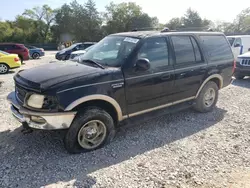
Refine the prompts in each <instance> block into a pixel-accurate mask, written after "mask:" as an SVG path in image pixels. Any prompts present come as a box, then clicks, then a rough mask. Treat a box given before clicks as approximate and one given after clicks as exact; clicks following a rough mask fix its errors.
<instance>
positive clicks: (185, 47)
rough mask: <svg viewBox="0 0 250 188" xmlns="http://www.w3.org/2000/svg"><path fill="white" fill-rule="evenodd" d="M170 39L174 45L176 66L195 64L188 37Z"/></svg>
mask: <svg viewBox="0 0 250 188" xmlns="http://www.w3.org/2000/svg"><path fill="white" fill-rule="evenodd" d="M171 39H172V42H173V45H174V51H175V57H176V64H177V65H178V64H187V63H193V62H195V55H194V50H193V45H192V42H191V40H190V37H189V36H173V37H171Z"/></svg>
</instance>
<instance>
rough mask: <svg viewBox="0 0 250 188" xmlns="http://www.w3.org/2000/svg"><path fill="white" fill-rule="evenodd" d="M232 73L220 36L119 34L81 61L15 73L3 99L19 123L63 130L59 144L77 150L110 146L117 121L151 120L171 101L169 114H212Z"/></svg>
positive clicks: (231, 59) (225, 44)
mask: <svg viewBox="0 0 250 188" xmlns="http://www.w3.org/2000/svg"><path fill="white" fill-rule="evenodd" d="M54 70H56V71H54ZM233 72H234V57H233V53H232V50H231V48H230V45H229V42H228V40H227V39H226V37H225V35H224V34H223V33H216V32H159V31H138V32H128V33H118V34H112V35H109V36H107V37H105V38H104V39H103V40H101V41H100V42H99V43H97V44H96V45H95V46H93V48H91V49H90V50H89V51H87V52H86V53H85V54H84V55H83V56H82V58H81V62H80V63H77V62H73V61H67V63H50V64H47V65H44V66H40V67H36V68H33V69H29V70H24V71H22V72H19V73H18V74H17V75H16V76H15V77H14V80H15V86H16V91H15V92H12V93H10V94H9V95H8V100H9V101H10V103H11V104H12V105H11V110H12V113H13V114H14V116H15V117H16V118H17V119H18V120H19V121H20V122H22V123H23V126H24V127H29V128H33V129H47V130H55V129H68V132H67V134H66V136H65V138H64V144H65V148H66V149H67V150H68V151H69V152H71V153H79V152H87V151H91V150H95V149H98V148H100V147H102V146H104V145H105V144H108V143H109V142H110V141H111V140H112V139H113V138H114V136H115V133H116V129H117V127H118V126H119V123H120V122H122V121H123V122H124V123H125V122H126V121H136V122H138V120H139V115H142V114H144V117H143V118H142V119H144V118H146V117H154V116H155V115H156V110H158V111H157V112H158V113H166V111H164V110H160V109H162V108H165V107H170V106H171V108H168V109H166V110H167V111H168V112H171V110H173V109H175V110H180V109H183V108H188V107H193V108H194V109H195V110H197V111H198V112H209V111H212V110H213V109H214V107H215V105H216V103H217V100H218V91H219V89H221V88H224V87H226V86H228V85H229V84H230V83H231V81H232V75H233ZM34 75H35V76H34ZM150 112H151V113H150ZM149 113H150V114H149ZM157 115H159V114H157ZM141 117H142V116H141Z"/></svg>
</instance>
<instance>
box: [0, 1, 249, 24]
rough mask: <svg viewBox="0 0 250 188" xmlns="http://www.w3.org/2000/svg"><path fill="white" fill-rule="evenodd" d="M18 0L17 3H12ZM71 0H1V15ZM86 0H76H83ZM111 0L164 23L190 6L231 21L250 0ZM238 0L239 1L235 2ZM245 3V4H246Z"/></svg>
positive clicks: (204, 15)
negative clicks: (136, 7)
mask: <svg viewBox="0 0 250 188" xmlns="http://www.w3.org/2000/svg"><path fill="white" fill-rule="evenodd" d="M14 1H16V2H17V4H15V3H14ZM71 1H72V0H22V1H19V0H12V1H8V0H1V12H0V19H2V20H14V19H15V17H16V15H18V14H22V13H23V12H24V10H25V9H31V8H33V7H34V6H41V5H43V4H48V5H49V6H50V7H52V8H58V7H60V6H61V5H62V4H64V3H69V2H71ZM86 1H87V0H78V2H79V3H85V2H86ZM94 1H95V2H96V6H97V9H98V10H99V11H104V10H105V6H106V5H107V4H109V3H110V2H111V1H112V0H94ZM113 2H114V3H121V2H135V3H136V4H138V5H140V6H141V7H142V10H143V11H144V12H146V13H148V14H149V15H150V16H156V17H158V19H159V21H160V23H164V24H165V23H167V22H168V21H169V20H170V19H171V18H173V17H180V16H183V15H184V13H185V12H186V10H187V9H188V8H189V7H191V8H192V9H193V10H196V11H198V12H199V14H200V16H201V17H202V18H207V19H209V20H212V21H228V22H232V21H233V20H234V19H235V17H236V15H237V14H239V13H240V12H241V10H243V9H245V8H247V7H248V5H249V0H239V1H231V2H230V1H226V0H206V1H204V0H173V1H168V0H153V1H152V0H113ZM237 2H239V3H237ZM246 5H247V6H246Z"/></svg>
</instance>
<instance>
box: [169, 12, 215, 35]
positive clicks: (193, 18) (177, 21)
mask: <svg viewBox="0 0 250 188" xmlns="http://www.w3.org/2000/svg"><path fill="white" fill-rule="evenodd" d="M210 24H211V21H210V20H207V19H202V18H201V17H200V15H199V13H198V12H197V11H194V10H192V9H191V8H189V9H187V11H186V14H185V15H184V16H183V17H181V18H172V19H171V20H170V21H169V22H168V23H167V24H166V27H168V28H169V29H172V30H175V29H177V30H182V29H183V30H196V31H197V30H198V31H199V30H204V29H208V27H209V25H210Z"/></svg>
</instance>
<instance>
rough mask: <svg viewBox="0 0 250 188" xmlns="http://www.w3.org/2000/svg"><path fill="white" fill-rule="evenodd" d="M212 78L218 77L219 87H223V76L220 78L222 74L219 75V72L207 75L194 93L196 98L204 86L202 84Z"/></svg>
mask: <svg viewBox="0 0 250 188" xmlns="http://www.w3.org/2000/svg"><path fill="white" fill-rule="evenodd" d="M213 78H218V79H219V89H221V88H222V87H223V78H222V76H221V75H219V74H213V75H211V76H209V77H207V79H206V80H204V82H203V83H202V84H201V86H200V88H199V90H198V92H197V93H196V96H195V98H197V97H198V96H199V94H200V92H201V90H202V88H203V87H204V85H205V84H206V83H207V82H209V81H210V80H212V79H213Z"/></svg>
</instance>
